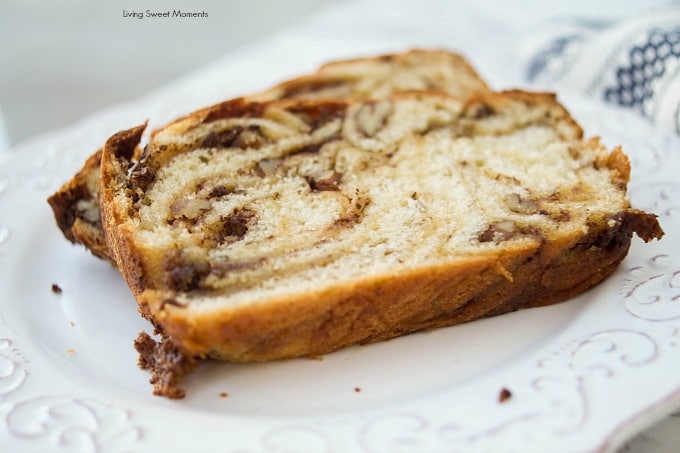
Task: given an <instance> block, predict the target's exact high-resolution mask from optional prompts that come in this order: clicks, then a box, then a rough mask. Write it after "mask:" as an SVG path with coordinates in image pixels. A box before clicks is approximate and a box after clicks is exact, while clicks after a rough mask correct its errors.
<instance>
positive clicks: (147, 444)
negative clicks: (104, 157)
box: [0, 97, 680, 452]
mask: <svg viewBox="0 0 680 453" xmlns="http://www.w3.org/2000/svg"><path fill="white" fill-rule="evenodd" d="M566 103H567V105H568V107H569V108H570V109H571V110H572V112H573V113H574V115H575V116H576V117H577V119H578V120H579V121H580V122H581V123H582V124H584V125H587V127H586V129H587V131H588V133H589V134H599V135H602V136H603V139H604V140H605V141H606V143H607V144H608V145H609V146H614V145H617V144H622V145H623V146H624V149H625V150H626V152H627V153H628V154H630V156H631V158H632V161H633V167H634V171H633V176H632V181H631V184H630V194H631V198H632V201H633V204H634V205H635V206H636V207H639V208H641V209H645V210H649V211H653V212H655V213H657V214H658V215H659V217H660V220H661V223H662V225H663V227H664V229H665V231H666V236H665V237H664V239H663V240H662V241H659V242H654V243H651V244H646V245H645V244H643V243H642V242H641V241H640V240H639V239H637V238H636V239H634V243H633V246H632V248H631V252H630V254H629V256H628V258H627V259H626V260H625V261H624V263H623V264H622V265H621V267H620V268H619V269H618V271H617V272H616V273H615V274H614V275H613V276H612V277H611V278H610V279H608V280H607V281H606V282H605V283H603V284H601V285H600V286H598V287H596V288H594V289H593V290H591V291H589V292H587V293H586V294H583V295H582V296H580V297H577V298H575V299H573V300H571V301H569V302H567V303H563V304H559V305H556V306H552V307H547V308H541V309H532V310H525V311H521V312H518V313H512V314H509V315H504V316H501V317H497V318H493V319H486V320H482V321H478V322H474V323H470V324H467V325H462V326H457V327H453V328H447V329H440V330H436V331H432V332H427V333H420V334H414V335H410V336H408V337H404V338H399V339H395V340H391V341H388V342H384V343H380V344H375V345H370V346H365V347H355V348H350V349H347V350H344V351H340V352H338V353H335V354H330V355H328V356H326V357H324V358H323V360H310V359H301V360H290V361H281V362H275V363H266V364H252V365H230V364H224V363H204V364H202V365H201V366H200V368H199V369H198V371H197V372H195V373H194V374H193V375H191V376H190V377H189V378H188V379H187V380H186V388H187V391H188V396H187V397H186V398H185V399H183V400H179V401H171V400H167V399H163V398H158V397H153V396H151V387H150V385H149V384H148V382H147V381H148V374H147V373H146V372H143V371H141V370H139V369H138V368H137V366H136V353H135V352H134V350H133V348H132V341H133V339H134V338H135V336H136V335H137V333H138V332H139V331H141V330H149V329H148V326H147V324H146V323H145V322H144V321H143V320H142V319H141V318H140V317H139V316H138V315H137V313H136V307H135V302H134V299H133V298H132V296H131V295H130V293H129V292H128V290H127V288H126V287H125V285H124V284H123V282H122V280H121V278H120V277H119V275H118V274H117V272H116V271H115V270H114V269H113V268H112V267H111V266H109V265H108V264H106V263H103V262H101V261H99V260H97V259H96V258H94V257H92V256H91V255H89V254H88V253H86V252H85V251H84V249H82V248H79V247H74V246H72V245H71V244H69V243H68V242H67V241H65V240H64V239H63V238H62V236H61V234H60V232H59V231H58V230H57V228H56V226H55V224H54V221H53V219H52V215H51V211H50V209H49V207H48V205H47V203H46V202H45V199H46V197H47V195H48V194H50V193H51V192H52V191H53V190H54V189H56V188H57V187H58V186H59V185H60V184H61V183H62V182H64V181H65V180H67V179H68V178H69V177H70V176H71V175H72V174H73V172H74V171H75V170H76V169H77V168H78V167H79V165H80V163H81V162H82V161H83V159H84V157H85V156H86V155H88V154H89V153H90V152H91V151H93V150H94V149H95V148H96V146H97V145H98V144H100V143H101V142H102V141H103V139H104V137H105V136H106V135H107V134H109V133H111V132H113V131H115V130H116V129H117V128H119V127H123V126H130V125H132V124H135V121H136V119H138V118H140V115H139V112H140V111H141V110H140V106H139V105H129V106H123V107H120V108H117V109H115V110H111V111H108V112H104V113H102V114H100V115H98V116H96V117H93V118H91V119H89V120H87V121H85V122H83V123H81V124H79V125H76V126H74V127H73V128H71V129H69V130H65V131H61V132H58V133H56V134H53V135H51V136H48V137H44V138H43V139H40V140H38V141H34V142H32V143H30V144H27V145H26V146H24V147H23V148H22V149H21V150H18V151H15V152H13V153H12V154H10V155H7V156H5V157H4V159H5V161H4V162H3V163H2V164H0V440H1V443H2V445H3V447H5V448H9V450H5V451H47V450H50V449H55V448H56V447H64V448H66V449H68V450H69V451H71V450H73V451H81V450H82V451H221V452H251V451H314V452H320V451H337V452H345V451H367V452H374V451H375V452H379V451H388V452H397V451H444V450H446V451H452V450H453V451H459V450H463V451H469V450H474V451H488V450H492V451H523V452H530V451H545V450H549V451H569V452H574V451H611V450H613V449H615V448H616V447H617V446H619V445H620V444H621V442H623V441H624V440H625V439H627V438H628V437H629V436H631V435H632V434H634V433H635V432H637V430H639V429H642V428H644V427H646V426H648V425H649V424H651V423H653V422H655V421H656V420H658V419H659V418H660V417H662V416H663V415H665V414H667V413H669V412H671V411H672V410H673V408H674V407H675V406H676V405H677V404H678V403H680V379H678V373H677V371H678V364H679V363H680V346H679V343H680V300H679V299H680V256H679V255H678V249H679V245H680V237H679V236H678V230H679V228H678V225H679V223H680V201H679V200H680V183H679V182H678V175H677V172H678V170H680V144H679V141H678V139H677V138H676V137H674V136H672V135H670V134H666V133H664V132H663V131H660V130H657V129H655V128H654V127H652V126H650V125H649V124H647V123H646V122H644V121H642V120H641V119H639V118H638V117H637V116H635V115H633V114H630V113H627V112H623V111H620V110H614V109H611V108H605V107H603V106H601V105H599V104H594V103H590V102H587V101H583V100H580V99H578V98H573V97H569V98H567V99H566ZM52 284H57V285H58V286H59V287H60V288H61V289H62V292H61V293H60V294H57V293H54V292H53V291H52V290H51V286H52ZM504 388H506V389H508V390H510V391H511V393H512V396H511V398H509V399H508V400H506V401H505V402H503V403H501V402H499V393H500V392H501V390H502V389H504Z"/></svg>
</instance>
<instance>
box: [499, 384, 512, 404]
mask: <svg viewBox="0 0 680 453" xmlns="http://www.w3.org/2000/svg"><path fill="white" fill-rule="evenodd" d="M510 398H512V392H511V391H510V390H508V389H507V388H505V387H503V388H502V389H501V392H500V393H499V394H498V402H499V403H504V402H506V401H507V400H509V399H510Z"/></svg>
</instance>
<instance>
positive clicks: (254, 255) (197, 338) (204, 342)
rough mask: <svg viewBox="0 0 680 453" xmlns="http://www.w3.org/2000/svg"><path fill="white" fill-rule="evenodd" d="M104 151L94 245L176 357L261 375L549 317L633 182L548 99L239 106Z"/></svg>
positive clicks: (646, 224) (619, 242)
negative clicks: (294, 363)
mask: <svg viewBox="0 0 680 453" xmlns="http://www.w3.org/2000/svg"><path fill="white" fill-rule="evenodd" d="M144 129H145V126H144V125H142V126H138V127H135V128H133V129H130V130H127V131H122V132H120V133H118V134H116V135H114V136H113V137H111V138H110V139H109V140H108V141H107V142H106V144H105V146H104V148H103V154H102V160H101V183H100V186H101V187H100V197H99V198H100V210H101V215H102V219H103V225H104V232H105V234H106V241H107V243H108V245H109V247H110V250H111V253H112V254H113V257H114V259H115V261H116V263H117V264H118V266H119V268H120V270H121V272H122V274H123V275H124V277H125V279H126V281H127V283H128V285H129V287H130V288H131V290H132V292H133V293H134V295H135V298H136V300H137V302H138V304H139V307H140V311H141V312H142V313H143V314H144V316H146V317H147V318H148V319H150V320H151V321H152V322H153V323H154V325H155V326H156V327H157V328H158V330H159V331H160V332H161V333H162V334H163V335H164V336H165V337H166V338H168V339H171V340H172V342H173V344H174V345H176V347H177V349H178V350H179V351H180V352H181V353H182V354H184V355H185V356H187V357H212V358H216V359H223V360H229V361H237V362H241V361H263V360H272V359H279V358H289V357H298V356H309V355H319V354H324V353H328V352H331V351H334V350H336V349H338V348H342V347H345V346H348V345H352V344H358V343H369V342H374V341H379V340H385V339H388V338H392V337H395V336H398V335H403V334H407V333H409V332H414V331H418V330H421V329H429V328H434V327H440V326H448V325H452V324H456V323H461V322H466V321H470V320H474V319H478V318H480V317H484V316H491V315H497V314H500V313H505V312H509V311H513V310H517V309H520V308H523V307H536V306H541V305H546V304H552V303H556V302H559V301H562V300H565V299H567V298H569V297H571V296H574V295H576V294H578V293H580V292H582V291H584V290H586V289H587V288H589V287H591V286H593V285H595V284H597V283H598V282H600V281H601V280H603V279H604V278H605V277H606V276H608V275H609V274H610V273H611V272H613V271H614V269H615V268H616V266H617V265H618V264H619V262H620V261H621V260H622V259H623V258H624V257H625V255H626V254H627V251H628V249H629V246H630V242H631V237H632V235H633V233H637V235H638V236H639V237H640V238H642V239H643V240H644V241H649V240H651V239H653V238H657V239H658V238H660V237H661V236H662V235H663V232H662V230H661V227H660V226H659V224H658V222H657V220H656V217H655V216H654V215H652V214H648V213H645V212H642V211H639V210H636V209H633V208H631V206H630V205H629V202H628V200H627V198H626V186H627V181H628V178H629V172H630V167H629V163H628V159H627V158H626V156H625V155H624V153H623V152H622V150H621V149H620V148H615V149H614V150H613V151H608V150H607V149H606V148H605V147H604V146H603V145H602V144H601V143H600V142H599V141H598V140H597V139H587V140H586V139H583V138H582V130H581V128H580V127H579V126H578V125H577V124H576V123H575V122H574V121H573V119H572V118H571V117H570V116H569V114H568V112H567V111H566V110H565V109H564V108H563V107H562V106H561V105H560V104H559V103H558V102H557V101H556V100H555V98H554V96H552V95H550V94H537V93H525V92H521V91H508V92H502V93H480V94H478V95H474V96H472V97H470V98H469V99H468V100H465V101H463V100H461V99H460V98H456V97H452V96H447V95H445V94H442V93H436V92H429V93H428V92H421V93H405V94H397V95H392V96H389V97H386V98H384V99H380V100H357V99H354V100H334V101H330V100H310V99H290V100H275V101H267V102H252V101H248V100H245V99H236V100H233V101H229V102H224V103H221V104H218V105H216V106H213V107H210V108H207V109H203V110H200V111H198V112H196V113H194V114H191V115H189V116H187V117H184V118H182V119H180V120H178V121H176V122H174V123H172V124H170V125H168V126H166V127H164V128H162V129H160V130H158V131H156V132H155V133H154V134H153V135H152V137H151V138H150V139H149V141H148V143H146V144H145V146H141V145H140V140H141V137H142V135H143V131H144Z"/></svg>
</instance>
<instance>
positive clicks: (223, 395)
mask: <svg viewBox="0 0 680 453" xmlns="http://www.w3.org/2000/svg"><path fill="white" fill-rule="evenodd" d="M228 396H229V394H228V393H227V392H220V398H226V397H228Z"/></svg>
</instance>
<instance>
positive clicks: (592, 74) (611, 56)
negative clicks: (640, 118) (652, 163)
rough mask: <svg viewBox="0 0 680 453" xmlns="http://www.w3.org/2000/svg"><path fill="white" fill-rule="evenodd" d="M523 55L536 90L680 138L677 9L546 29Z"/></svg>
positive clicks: (679, 19) (530, 41)
mask: <svg viewBox="0 0 680 453" xmlns="http://www.w3.org/2000/svg"><path fill="white" fill-rule="evenodd" d="M522 55H523V57H524V60H525V62H526V76H527V78H528V79H529V80H530V81H531V82H533V83H535V84H536V85H538V86H540V87H545V88H547V89H553V90H564V89H567V90H570V91H577V92H580V93H582V94H585V95H586V96H588V97H592V98H599V99H602V100H604V101H605V102H609V103H613V104H617V105H621V106H625V107H629V108H632V109H635V110H637V111H639V112H640V113H641V114H642V115H644V116H645V117H647V118H649V119H651V120H652V121H654V122H655V123H657V124H659V125H662V126H664V127H667V128H670V129H671V130H673V131H674V132H675V133H677V134H680V4H677V5H676V7H674V8H670V9H667V10H661V11H659V10H657V11H655V12H653V13H650V14H647V15H640V16H637V17H634V18H629V19H626V20H623V21H620V22H616V23H609V22H607V21H593V20H584V19H577V18H572V19H569V20H563V21H561V22H560V23H550V24H546V26H545V27H544V28H543V29H542V30H540V31H539V33H537V34H534V35H533V36H532V37H531V39H527V41H526V42H525V44H524V45H523V49H522Z"/></svg>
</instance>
